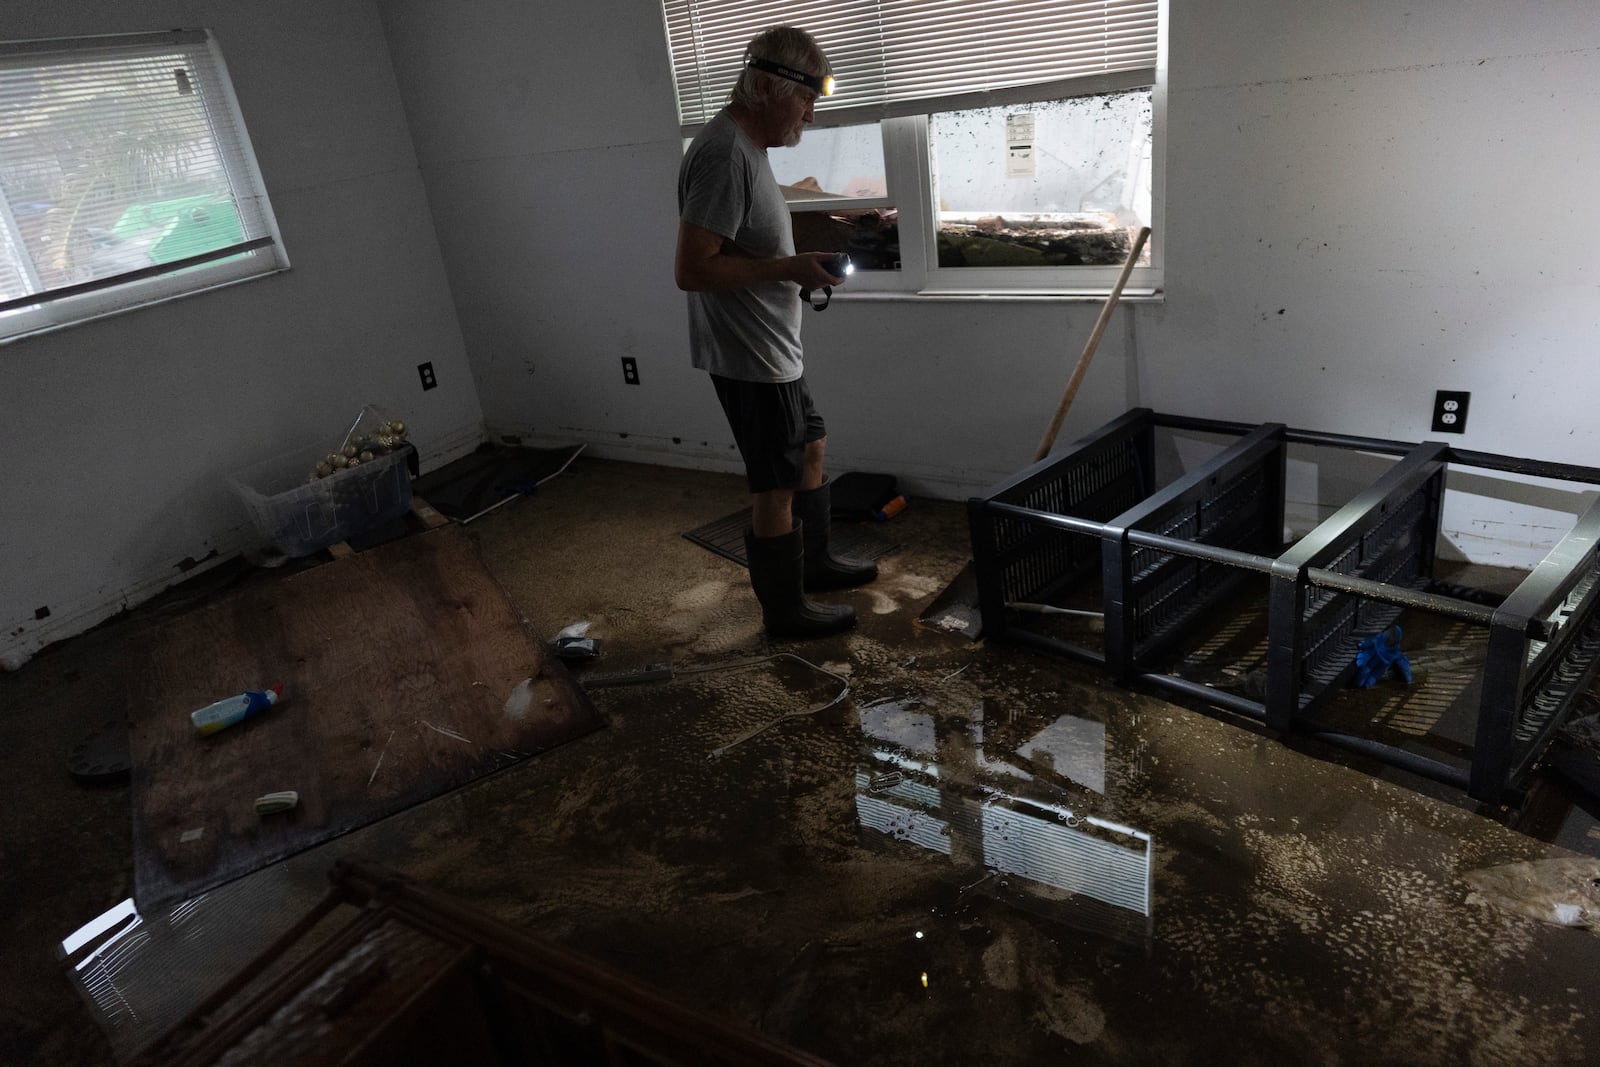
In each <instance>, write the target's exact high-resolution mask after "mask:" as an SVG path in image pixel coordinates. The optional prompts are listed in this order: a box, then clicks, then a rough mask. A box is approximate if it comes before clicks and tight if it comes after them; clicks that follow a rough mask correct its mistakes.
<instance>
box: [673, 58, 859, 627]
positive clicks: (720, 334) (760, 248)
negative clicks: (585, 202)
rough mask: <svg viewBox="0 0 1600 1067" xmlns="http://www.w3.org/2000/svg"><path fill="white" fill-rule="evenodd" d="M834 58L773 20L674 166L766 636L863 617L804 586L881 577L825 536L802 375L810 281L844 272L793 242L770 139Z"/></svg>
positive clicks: (823, 84) (779, 141) (818, 438)
mask: <svg viewBox="0 0 1600 1067" xmlns="http://www.w3.org/2000/svg"><path fill="white" fill-rule="evenodd" d="M832 80H833V79H832V68H831V67H830V65H829V63H828V59H827V57H826V56H825V55H823V53H822V49H821V48H820V47H818V45H817V42H816V41H815V40H813V39H812V37H811V35H810V34H808V33H806V32H805V31H804V30H801V29H797V28H795V27H792V26H778V27H774V28H772V29H769V30H765V31H763V32H762V33H760V34H758V35H757V36H756V37H755V39H754V40H752V41H751V42H750V45H749V47H748V48H746V50H745V69H744V71H743V72H742V73H741V74H740V76H739V80H738V82H737V83H736V84H735V85H734V89H733V93H732V96H731V98H730V100H729V102H728V105H727V106H726V107H725V108H723V109H722V110H721V111H719V112H718V113H717V114H716V116H715V117H714V118H712V119H711V121H710V122H708V123H706V125H705V127H704V128H703V129H702V130H701V131H700V133H699V135H698V136H696V137H695V139H694V142H693V143H692V144H691V145H690V146H689V150H688V152H687V153H685V154H684V157H683V164H682V166H681V168H680V169H679V172H678V211H679V224H678V249H677V256H676V262H675V264H674V276H675V278H676V281H677V283H678V288H680V289H683V290H684V291H686V292H687V293H688V294H689V342H690V347H691V351H692V353H693V360H694V365H695V366H696V367H699V368H700V369H701V370H705V371H708V372H710V374H711V381H712V384H713V385H714V386H715V387H716V391H717V398H718V400H720V401H721V403H722V409H723V411H724V413H726V415H727V417H728V425H729V427H730V428H731V429H732V431H733V438H734V441H735V442H736V443H737V444H738V446H739V454H740V456H741V457H742V458H743V460H744V464H745V475H746V478H747V479H748V481H749V485H750V494H751V529H750V530H748V531H747V532H746V533H745V545H746V548H747V550H748V555H749V560H750V585H751V587H752V588H753V589H754V590H755V594H756V599H757V600H759V601H760V602H761V613H762V619H763V622H764V623H765V626H766V630H767V634H768V636H770V637H774V638H782V637H815V636H820V635H823V634H831V633H837V632H839V631H841V630H845V629H848V628H849V627H850V626H851V625H853V624H854V623H855V611H854V609H852V608H851V607H849V606H848V605H843V604H821V603H817V602H815V601H813V600H811V599H809V598H808V597H807V596H806V595H805V594H806V591H808V590H818V589H839V588H844V587H847V586H852V585H859V584H861V583H863V582H869V581H871V580H872V579H873V578H875V577H877V574H878V569H877V567H876V565H874V564H872V563H863V562H859V561H855V560H844V559H840V558H838V557H836V556H834V555H833V554H832V553H831V552H830V551H829V546H828V522H829V514H830V511H831V505H830V501H829V489H828V484H827V479H826V477H825V476H824V474H823V470H822V462H823V456H824V454H825V452H826V449H827V431H826V429H825V427H824V425H823V422H822V417H821V416H820V415H819V414H817V411H816V408H815V407H814V406H813V404H812V401H811V392H810V390H809V389H808V388H807V386H806V381H805V376H804V365H803V363H802V359H801V347H800V313H801V309H802V308H803V307H804V304H803V302H802V300H801V299H800V293H801V292H802V291H808V290H812V289H820V288H822V287H823V286H834V285H840V284H843V282H844V279H843V278H842V277H840V276H838V275H835V274H833V273H832V272H831V271H830V270H829V267H830V265H831V264H832V262H833V258H834V254H833V253H830V252H804V253H800V254H798V255H797V254H795V250H794V234H793V231H792V229H791V227H790V223H789V211H788V207H787V205H786V204H785V203H784V199H783V193H782V190H780V189H779V187H778V182H777V179H776V178H774V177H773V174H772V168H771V166H770V165H769V164H768V162H767V149H769V148H778V147H792V146H793V145H796V144H798V143H799V142H800V134H801V132H802V131H803V130H804V129H805V126H806V124H807V123H809V122H811V121H812V119H813V117H814V115H813V110H812V108H813V105H814V104H815V103H816V101H817V98H818V97H819V96H821V95H823V94H825V93H828V92H831V90H832Z"/></svg>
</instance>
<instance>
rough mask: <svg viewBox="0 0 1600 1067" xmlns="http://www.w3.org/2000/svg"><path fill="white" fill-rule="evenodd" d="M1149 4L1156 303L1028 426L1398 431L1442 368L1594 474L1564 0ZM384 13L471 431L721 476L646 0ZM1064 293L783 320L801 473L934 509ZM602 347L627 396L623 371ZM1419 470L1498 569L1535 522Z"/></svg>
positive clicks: (1580, 7) (1043, 366) (976, 448)
mask: <svg viewBox="0 0 1600 1067" xmlns="http://www.w3.org/2000/svg"><path fill="white" fill-rule="evenodd" d="M1171 8H1172V10H1171V12H1170V19H1171V21H1170V23H1169V26H1170V51H1169V66H1170V70H1171V77H1170V82H1169V88H1170V92H1169V98H1168V112H1167V119H1166V130H1167V151H1166V160H1167V166H1166V190H1167V210H1166V222H1165V227H1164V229H1163V230H1162V232H1161V233H1160V234H1158V235H1157V238H1156V239H1157V240H1158V241H1161V242H1162V244H1163V251H1164V254H1165V257H1166V268H1167V269H1166V279H1167V292H1166V297H1165V300H1164V302H1162V303H1160V304H1151V305H1141V306H1137V307H1133V306H1124V307H1123V308H1122V309H1119V311H1118V312H1117V315H1116V320H1115V322H1114V324H1113V327H1112V329H1111V330H1110V332H1109V333H1108V336H1107V337H1106V340H1105V342H1104V343H1103V344H1102V345H1101V347H1100V349H1099V351H1098V353H1097V355H1096V357H1095V363H1094V365H1093V367H1092V369H1091V371H1090V373H1089V375H1088V378H1087V380H1086V382H1085V385H1084V388H1083V391H1082V392H1081V393H1080V394H1079V396H1078V398H1077V400H1076V402H1075V404H1074V406H1073V409H1072V411H1071V413H1070V414H1069V416H1068V418H1067V421H1066V425H1065V426H1064V427H1063V430H1062V433H1061V436H1060V440H1061V441H1063V442H1065V441H1070V440H1071V439H1073V438H1074V437H1075V436H1077V435H1079V434H1081V433H1083V432H1086V431H1087V430H1089V429H1092V428H1093V427H1095V426H1097V425H1099V424H1100V423H1102V422H1104V421H1105V420H1106V419H1108V418H1111V417H1113V416H1114V415H1117V414H1120V413H1121V412H1122V411H1123V410H1125V409H1126V408H1127V407H1129V406H1133V405H1135V404H1145V405H1148V406H1152V407H1155V408H1156V409H1157V410H1164V411H1172V412H1178V413H1184V414H1192V415H1201V416H1213V417H1218V418H1223V419H1230V420H1241V421H1252V422H1253V421H1275V422H1285V423H1287V424H1289V425H1291V426H1297V427H1303V428H1307V429H1317V430H1328V431H1334V432H1342V433H1348V434H1354V435H1361V436H1369V437H1382V438H1391V439H1399V440H1423V439H1426V438H1428V437H1430V436H1431V431H1430V416H1431V405H1432V401H1433V393H1434V391H1435V390H1436V389H1441V388H1443V389H1464V390H1469V391H1471V392H1472V405H1471V409H1470V418H1469V421H1468V432H1467V433H1466V434H1465V435H1464V436H1461V437H1452V438H1449V440H1451V441H1452V443H1455V444H1457V445H1459V446H1460V447H1463V448H1467V449H1473V450H1479V451H1485V452H1499V453H1505V454H1511V455H1520V456H1527V457H1531V458H1536V459H1545V460H1557V461H1564V462H1572V463H1589V462H1593V458H1594V451H1595V444H1596V439H1597V438H1596V434H1597V430H1596V419H1595V418H1594V417H1593V415H1592V411H1593V408H1594V404H1595V399H1596V397H1595V389H1594V386H1593V381H1594V372H1593V371H1591V369H1590V368H1591V367H1592V366H1593V365H1594V358H1595V353H1594V349H1595V347H1596V337H1597V328H1600V243H1597V242H1596V241H1595V239H1594V237H1595V234H1596V233H1600V207H1597V206H1596V199H1595V197H1594V196H1593V194H1592V191H1591V190H1592V187H1593V177H1592V175H1593V174H1594V173H1595V172H1596V170H1597V164H1600V159H1597V154H1600V148H1597V144H1596V138H1595V137H1594V136H1593V131H1594V130H1595V129H1596V128H1600V95H1597V94H1600V89H1597V81H1596V79H1595V78H1594V77H1593V72H1594V70H1595V69H1596V59H1597V58H1600V18H1596V17H1595V11H1594V6H1593V3H1592V0H1566V2H1556V3H1547V4H1540V5H1538V6H1537V7H1536V8H1519V7H1517V6H1515V5H1512V4H1509V3H1505V2H1498V0H1470V2H1461V0H1422V2H1419V3H1413V4H1408V5H1404V6H1403V7H1397V6H1396V5H1390V4H1385V3H1378V2H1375V0H1367V2H1360V3H1343V4H1337V5H1322V6H1321V7H1316V6H1312V7H1307V6H1305V5H1284V4H1281V3H1276V2H1271V0H1219V2H1216V3H1210V4H1205V5H1197V4H1184V3H1176V4H1172V5H1171ZM382 9H383V11H384V14H385V21H386V25H387V26H388V29H389V35H390V45H391V50H392V52H393V55H394V60H395V65H396V70H397V73H398V76H399V81H400V86H401V91H402V94H403V95H404V97H405V100H406V106H407V111H408V114H409V117H410V119H411V123H412V128H413V131H414V134H415V138H416V144H417V150H418V155H419V159H420V160H421V163H422V166H423V170H424V174H425V176H426V181H427V183H428V188H429V193H430V198H431V201H432V203H433V207H434V214H435V219H436V222H437V225H438V229H439V233H440V239H441V244H442V246H443V249H444V254H445V260H446V263H447V266H448V269H449V271H450V276H451V279H452V282H453V284H454V286H455V290H456V294H457V301H458V306H459V307H460V309H461V313H462V320H463V331H464V333H465V335H466V338H467V344H468V351H469V353H470V355H471V358H472V361H473V364H474V366H475V368H476V369H477V371H478V373H479V375H480V377H481V380H482V382H483V385H484V396H485V408H484V411H485V416H486V418H487V420H488V422H489V425H490V427H491V429H492V430H495V431H500V432H507V433H518V434H529V435H534V436H542V437H551V438H559V439H564V440H569V441H585V442H588V443H590V444H591V446H593V450H594V451H596V452H598V453H599V454H614V455H620V456H627V457H631V458H639V459H648V460H650V461H653V462H662V463H669V464H686V465H695V466H718V467H723V468H725V469H736V467H737V464H736V462H735V460H734V454H733V452H732V449H731V446H730V444H729V441H728V435H727V432H726V430H725V429H724V428H723V426H722V422H721V418H720V415H719V413H718V411H717V408H716V405H715V403H714V401H713V399H712V395H711V391H710V388H709V385H708V384H707V383H706V382H705V381H704V379H703V376H701V375H699V374H698V373H696V372H694V371H692V370H691V369H689V366H688V356H687V342H686V338H685V325H684V311H683V301H682V297H681V296H680V294H678V293H677V292H676V291H675V290H674V289H673V287H672V282H671V257H672V244H673V235H674V229H675V225H676V221H675V203H674V177H675V168H676V161H677V159H678V155H679V141H678V136H677V130H676V125H675V119H674V114H673V94H672V86H671V82H670V80H669V76H668V64H667V57H666V50H665V45H664V43H663V33H662V28H661V24H660V12H659V10H658V8H657V5H655V4H653V3H641V2H626V0H604V2H603V3H600V4H598V5H584V6H581V7H580V6H579V5H575V4H567V5H563V6H562V8H561V9H560V10H558V11H555V12H553V13H552V12H551V11H550V9H549V7H548V6H547V5H540V6H539V7H537V8H535V7H533V6H531V5H523V4H518V3H512V2H508V0H493V2H492V0H480V2H475V3H470V4H457V5H453V6H452V8H451V10H450V15H449V18H447V19H446V18H441V17H439V14H438V12H437V8H436V6H435V5H432V4H428V3H425V2H423V0H385V2H384V3H383V4H382ZM824 43H826V42H824ZM1098 311H1099V307H1098V306H1097V305H1094V304H1045V305H1020V304H1014V303H1013V304H1005V303H967V304H910V303H865V302H860V303H844V302H838V303H836V304H835V305H834V307H833V308H831V309H830V310H829V311H828V312H827V313H826V314H823V315H810V314H808V316H807V323H806V348H807V373H808V376H809V377H810V379H811V380H812V383H813V388H814V392H815V394H816V396H817V398H818V401H819V404H820V405H821V407H822V410H823V413H824V415H825V416H826V417H827V419H828V422H829V427H830V447H831V452H832V456H833V463H832V464H831V465H832V467H833V468H834V469H835V470H844V469H860V470H883V471H889V472H893V473H896V474H899V475H900V476H901V477H902V478H903V479H905V480H906V481H907V483H908V484H909V485H911V487H912V489H913V491H915V492H921V493H925V494H931V495H941V496H960V495H964V494H965V493H967V492H969V491H973V490H976V489H979V488H981V487H982V486H983V485H985V484H987V483H989V482H991V481H993V480H994V479H996V478H998V477H1000V476H1003V475H1005V474H1008V473H1010V472H1012V471H1014V470H1015V469H1017V468H1018V467H1020V466H1022V465H1024V464H1025V463H1026V462H1027V461H1028V460H1029V458H1030V457H1031V456H1032V453H1033V449H1034V447H1035V446H1036V444H1037V442H1038V440H1039V436H1040V434H1041V433H1042V431H1043V429H1044V427H1045V426H1046V425H1047V423H1048V421H1049V418H1050V415H1051V413H1052V412H1053V411H1054V408H1055V403H1056V400H1057V399H1058V397H1059V395H1060V390H1061V387H1062V385H1063V384H1064V382H1065V379H1066V377H1067V375H1068V373H1069V372H1070V369H1071V367H1072V365H1073V363H1074V361H1075V359H1076V357H1077V355H1078V352H1079V351H1080V350H1081V348H1082V345H1083V343H1084V341H1085V340H1086V339H1087V336H1088V333H1089V330H1090V327H1091V326H1092V324H1093V322H1094V318H1095V316H1096V315H1097V314H1098ZM1280 311H1281V313H1280ZM622 355H633V356H635V357H637V358H638V360H639V366H640V373H641V378H642V384H641V385H639V386H636V387H633V386H625V385H624V384H623V383H622V376H621V373H620V368H619V364H618V357H620V356H622ZM1317 478H1318V474H1317V472H1316V464H1313V465H1312V468H1311V476H1310V479H1309V484H1311V485H1313V486H1314V485H1315V484H1316V482H1317ZM1325 480H1326V481H1328V482H1329V484H1333V483H1336V482H1338V481H1339V475H1338V474H1336V473H1328V474H1327V475H1326V479H1325ZM1298 483H1300V484H1306V483H1307V479H1306V478H1304V477H1302V478H1300V479H1298ZM1451 485H1452V487H1453V488H1452V492H1451V494H1449V500H1448V501H1447V515H1446V526H1447V528H1448V529H1449V531H1450V533H1449V537H1450V539H1451V541H1452V542H1453V543H1455V546H1456V547H1457V548H1458V549H1459V550H1460V552H1461V553H1462V554H1465V555H1467V556H1469V557H1472V558H1478V559H1482V560H1484V561H1489V562H1527V561H1529V560H1530V559H1531V558H1537V556H1538V555H1539V554H1541V553H1542V551H1543V548H1544V547H1547V544H1548V540H1549V539H1553V537H1554V536H1555V535H1556V533H1559V532H1560V527H1562V525H1563V521H1564V520H1562V519H1561V518H1560V515H1557V516H1556V518H1555V521H1554V523H1553V524H1550V525H1551V530H1553V531H1554V532H1551V530H1544V531H1543V532H1540V531H1541V530H1542V529H1543V526H1544V525H1545V524H1546V520H1547V519H1548V516H1543V515H1541V514H1531V515H1519V514H1515V513H1510V512H1508V511H1507V507H1508V505H1506V504H1505V503H1504V502H1503V501H1502V500H1501V499H1499V498H1517V499H1520V498H1522V497H1525V496H1526V495H1527V494H1526V493H1525V492H1524V491H1521V490H1518V489H1514V488H1506V487H1505V486H1504V485H1503V484H1502V483H1501V482H1500V481H1499V480H1497V479H1483V478H1468V479H1466V480H1463V479H1462V478H1459V477H1457V476H1456V475H1454V474H1452V482H1451ZM1462 486H1465V487H1467V488H1470V489H1471V490H1472V491H1473V492H1474V493H1483V494H1486V495H1485V496H1483V497H1481V498H1475V497H1472V496H1470V495H1469V494H1467V493H1465V492H1460V493H1458V492H1456V488H1457V487H1462ZM1333 495H1334V496H1336V497H1337V496H1338V495H1339V494H1338V493H1337V492H1335V493H1334V494H1333ZM1535 497H1536V499H1535V501H1534V502H1535V503H1539V504H1542V505H1553V506H1554V507H1555V508H1556V509H1557V510H1558V511H1562V512H1570V511H1571V510H1573V509H1575V508H1577V507H1578V506H1580V505H1581V504H1582V503H1584V502H1585V501H1586V500H1587V499H1588V496H1587V495H1586V494H1583V493H1579V492H1565V491H1552V492H1550V493H1546V494H1543V495H1539V494H1535ZM1335 502H1338V501H1335ZM1321 503H1322V504H1323V505H1324V506H1322V507H1321V510H1322V511H1326V502H1325V501H1324V502H1321ZM1299 504H1300V505H1301V510H1302V511H1305V512H1307V513H1310V514H1313V515H1314V514H1315V513H1317V512H1318V510H1319V508H1318V504H1319V502H1318V501H1314V500H1312V501H1300V502H1299ZM1530 539H1531V541H1533V542H1537V544H1535V545H1534V547H1533V548H1531V549H1529V548H1526V547H1525V546H1524V542H1529V541H1530ZM1518 546H1523V547H1518ZM1541 546H1542V547H1541ZM1449 548H1450V546H1449V545H1447V546H1446V550H1447V551H1448V550H1449ZM1530 553H1531V555H1530Z"/></svg>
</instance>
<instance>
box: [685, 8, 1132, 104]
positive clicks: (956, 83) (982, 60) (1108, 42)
mask: <svg viewBox="0 0 1600 1067" xmlns="http://www.w3.org/2000/svg"><path fill="white" fill-rule="evenodd" d="M662 6H663V10H664V13H665V16H666V29H667V43H668V47H669V48H670V50H671V54H672V70H673V78H674V81H675V84H676V88H677V96H678V115H679V121H680V122H681V123H682V126H683V130H684V133H685V134H686V135H687V134H690V133H692V132H693V131H694V130H695V129H697V128H698V127H699V126H700V125H702V124H703V123H705V122H706V121H707V120H708V119H710V118H711V116H712V115H714V114H716V112H717V111H718V110H719V109H720V108H721V107H722V106H723V104H724V103H726V102H727V97H728V92H729V90H730V89H731V88H732V87H733V83H734V80H735V79H736V78H737V77H738V75H739V72H740V70H741V69H742V67H743V61H744V48H745V46H746V45H747V44H748V43H749V41H750V39H751V38H752V37H754V36H755V35H756V34H757V33H759V32H761V31H762V30H763V29H766V28H767V27H768V26H772V25H777V24H789V25H795V26H800V27H803V28H804V29H806V30H807V31H809V32H810V33H811V34H812V36H814V37H815V38H816V39H817V42H818V43H819V44H820V45H821V46H822V48H823V50H824V51H825V52H826V53H827V54H828V59H829V61H830V62H831V63H832V64H833V67H834V76H835V78H836V79H837V82H838V89H837V91H836V95H834V96H832V97H827V98H824V99H822V100H819V101H818V102H817V107H816V113H817V122H816V124H817V125H818V126H828V125H848V124H851V123H859V122H864V121H868V120H870V119H882V118H890V117H894V116H898V115H910V114H929V113H932V112H935V111H944V110H956V109H960V108H972V107H980V106H985V105H1000V104H1008V103H1017V102H1024V101H1028V100H1044V99H1051V98H1055V97H1064V96H1071V95H1083V94H1085V93H1092V92H1112V91H1116V90H1119V89H1127V88H1131V87H1134V86H1141V85H1145V86H1147V85H1150V84H1152V82H1153V81H1154V75H1155V66H1156V55H1157V43H1158V18H1159V7H1160V5H1159V3H1158V0H985V2H975V0H796V2H793V3H786V4H781V5H780V4H774V3H772V2H770V0H663V5H662Z"/></svg>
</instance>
